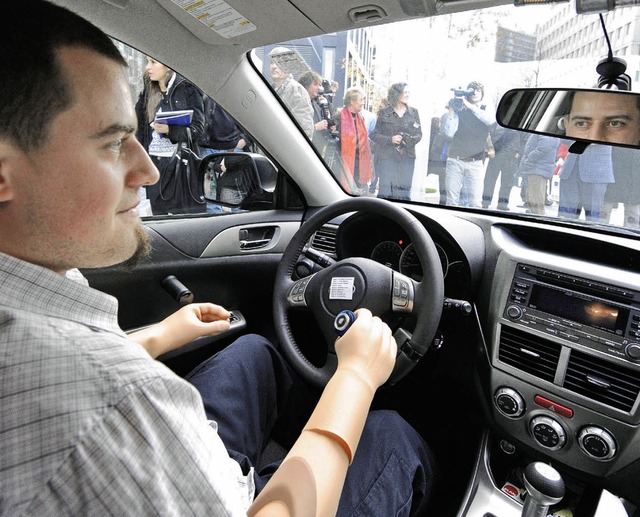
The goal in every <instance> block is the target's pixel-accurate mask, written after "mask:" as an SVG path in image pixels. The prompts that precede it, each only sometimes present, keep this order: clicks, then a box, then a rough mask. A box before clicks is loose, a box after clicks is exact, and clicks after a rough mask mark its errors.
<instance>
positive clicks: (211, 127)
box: [198, 95, 248, 156]
mask: <svg viewBox="0 0 640 517" xmlns="http://www.w3.org/2000/svg"><path fill="white" fill-rule="evenodd" d="M203 100H204V116H205V127H204V131H203V132H202V134H201V135H200V140H199V142H198V144H199V145H200V155H201V156H207V155H209V154H216V153H222V152H225V151H235V152H242V151H244V150H245V147H246V146H247V140H248V139H247V138H246V137H245V135H244V133H243V132H242V130H241V129H240V128H239V127H238V125H237V124H236V121H235V119H234V118H233V117H232V116H231V115H229V114H228V113H227V112H226V111H225V110H224V109H223V108H222V107H220V106H219V105H218V103H217V102H216V101H214V100H213V99H212V98H211V97H209V96H207V95H205V96H204V99H203Z"/></svg>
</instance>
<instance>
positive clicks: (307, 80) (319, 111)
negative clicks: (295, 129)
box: [298, 70, 338, 157]
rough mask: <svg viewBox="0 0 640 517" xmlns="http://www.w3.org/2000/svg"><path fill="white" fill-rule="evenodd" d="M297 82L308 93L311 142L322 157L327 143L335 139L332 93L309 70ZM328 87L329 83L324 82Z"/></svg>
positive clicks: (320, 79) (315, 74)
mask: <svg viewBox="0 0 640 517" xmlns="http://www.w3.org/2000/svg"><path fill="white" fill-rule="evenodd" d="M298 82H299V83H300V84H301V85H302V86H304V88H305V89H306V90H307V93H309V98H310V99H311V106H312V107H313V123H314V132H313V139H312V142H313V144H314V145H315V147H316V149H318V150H319V151H320V153H321V154H322V156H323V157H324V156H325V154H326V152H325V147H326V145H327V142H329V141H332V140H336V139H337V136H338V135H337V131H336V122H335V121H334V119H333V117H334V115H335V113H334V112H335V110H334V109H333V104H332V102H331V96H332V92H330V91H328V90H327V89H326V88H325V80H324V79H322V76H321V75H320V74H318V73H317V72H314V71H312V70H309V71H308V72H305V73H304V74H302V75H301V76H300V77H298ZM326 86H329V81H326Z"/></svg>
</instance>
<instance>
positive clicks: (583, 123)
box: [565, 91, 640, 145]
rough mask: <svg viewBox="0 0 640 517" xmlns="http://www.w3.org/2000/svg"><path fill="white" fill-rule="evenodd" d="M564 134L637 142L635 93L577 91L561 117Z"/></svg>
mask: <svg viewBox="0 0 640 517" xmlns="http://www.w3.org/2000/svg"><path fill="white" fill-rule="evenodd" d="M565 128H566V135H567V136H568V137H574V138H585V139H588V140H600V141H604V142H612V143H618V144H630V145H639V144H640V108H639V107H638V96H637V95H624V94H616V93H613V92H607V91H603V92H577V93H576V94H575V96H574V97H573V103H572V104H571V113H569V115H568V116H567V117H565Z"/></svg>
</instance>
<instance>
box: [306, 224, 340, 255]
mask: <svg viewBox="0 0 640 517" xmlns="http://www.w3.org/2000/svg"><path fill="white" fill-rule="evenodd" d="M311 247H312V248H313V249H316V250H318V251H321V252H322V253H326V254H327V255H331V256H332V257H334V258H335V256H336V230H335V229H334V228H331V227H327V226H323V227H322V228H320V229H319V230H317V231H316V233H314V234H313V238H312V239H311Z"/></svg>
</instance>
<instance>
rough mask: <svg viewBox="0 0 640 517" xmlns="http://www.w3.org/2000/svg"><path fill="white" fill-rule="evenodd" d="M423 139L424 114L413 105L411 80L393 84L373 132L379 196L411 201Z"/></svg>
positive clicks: (372, 138)
mask: <svg viewBox="0 0 640 517" xmlns="http://www.w3.org/2000/svg"><path fill="white" fill-rule="evenodd" d="M421 139H422V126H421V125H420V116H419V114H418V110H417V109H416V108H412V107H411V106H409V87H408V86H407V83H395V84H392V85H391V87H390V88H389V92H388V94H387V106H386V107H385V108H382V109H381V110H380V111H379V112H378V119H377V121H376V127H375V129H374V130H373V133H372V134H371V140H373V141H374V142H375V144H376V152H375V170H376V174H377V175H378V178H379V180H378V181H379V183H378V197H381V198H385V199H398V200H403V201H410V200H411V183H412V181H413V169H414V166H415V161H416V144H417V143H418V142H419V141H420V140H421Z"/></svg>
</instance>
